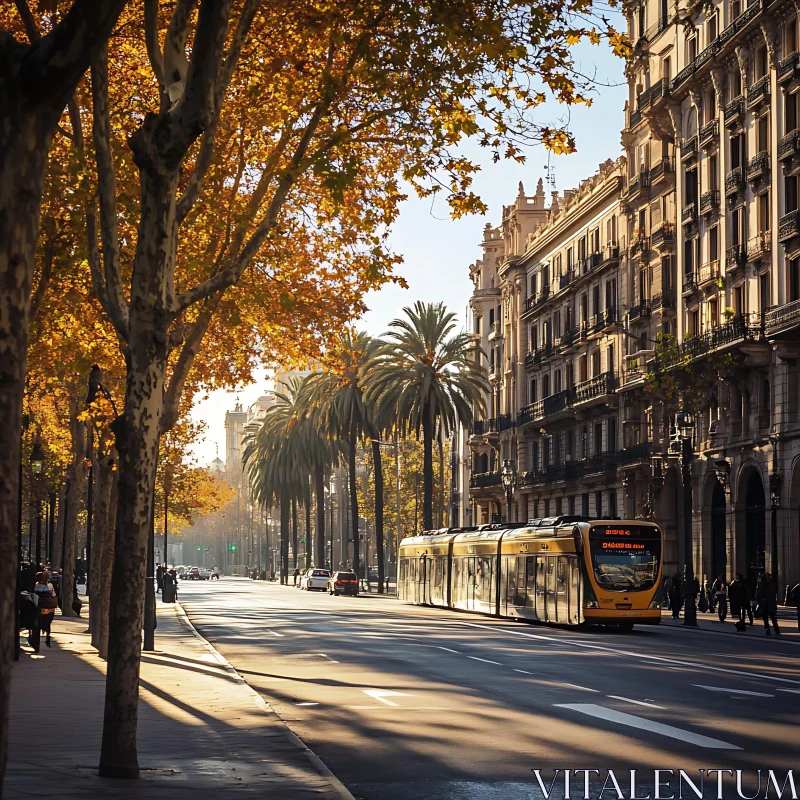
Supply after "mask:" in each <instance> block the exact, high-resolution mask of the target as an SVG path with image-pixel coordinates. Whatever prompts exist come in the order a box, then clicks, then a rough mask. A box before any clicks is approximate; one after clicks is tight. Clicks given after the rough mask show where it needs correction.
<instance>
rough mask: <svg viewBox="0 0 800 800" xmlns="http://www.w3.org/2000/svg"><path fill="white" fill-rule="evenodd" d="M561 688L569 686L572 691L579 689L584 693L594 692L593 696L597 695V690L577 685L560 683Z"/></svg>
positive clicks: (598, 691)
mask: <svg viewBox="0 0 800 800" xmlns="http://www.w3.org/2000/svg"><path fill="white" fill-rule="evenodd" d="M561 685H562V686H571V687H572V688H573V689H580V690H581V691H584V692H594V693H595V694H599V693H600V690H599V689H590V688H589V687H588V686H578V684H577V683H562V684H561Z"/></svg>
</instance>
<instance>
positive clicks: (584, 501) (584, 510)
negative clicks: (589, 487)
mask: <svg viewBox="0 0 800 800" xmlns="http://www.w3.org/2000/svg"><path fill="white" fill-rule="evenodd" d="M581 514H582V515H583V516H584V517H587V518H588V516H589V495H588V494H585V495H583V496H582V497H581Z"/></svg>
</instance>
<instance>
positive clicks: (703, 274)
mask: <svg viewBox="0 0 800 800" xmlns="http://www.w3.org/2000/svg"><path fill="white" fill-rule="evenodd" d="M719 277H720V274H719V261H718V260H717V259H714V260H713V261H707V262H706V263H705V264H702V265H701V266H700V270H699V271H698V274H697V285H698V286H699V287H700V288H701V289H702V288H704V287H706V286H708V285H709V284H711V283H714V282H715V281H718V280H719Z"/></svg>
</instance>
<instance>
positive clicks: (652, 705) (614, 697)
mask: <svg viewBox="0 0 800 800" xmlns="http://www.w3.org/2000/svg"><path fill="white" fill-rule="evenodd" d="M606 697H610V698H611V699H612V700H623V701H624V702H626V703H633V704H634V705H637V706H647V707H648V708H664V706H657V705H656V704H655V703H645V702H643V701H641V700H632V699H631V698H630V697H620V696H619V695H618V694H607V695H606Z"/></svg>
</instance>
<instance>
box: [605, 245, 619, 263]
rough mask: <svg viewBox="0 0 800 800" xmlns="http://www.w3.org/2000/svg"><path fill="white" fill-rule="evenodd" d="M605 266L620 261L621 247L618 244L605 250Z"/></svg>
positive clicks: (606, 247)
mask: <svg viewBox="0 0 800 800" xmlns="http://www.w3.org/2000/svg"><path fill="white" fill-rule="evenodd" d="M602 256H603V261H602V263H603V264H608V263H610V262H611V261H617V260H618V259H619V245H618V244H613V243H611V244H607V245H606V246H605V247H604V248H603V253H602Z"/></svg>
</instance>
